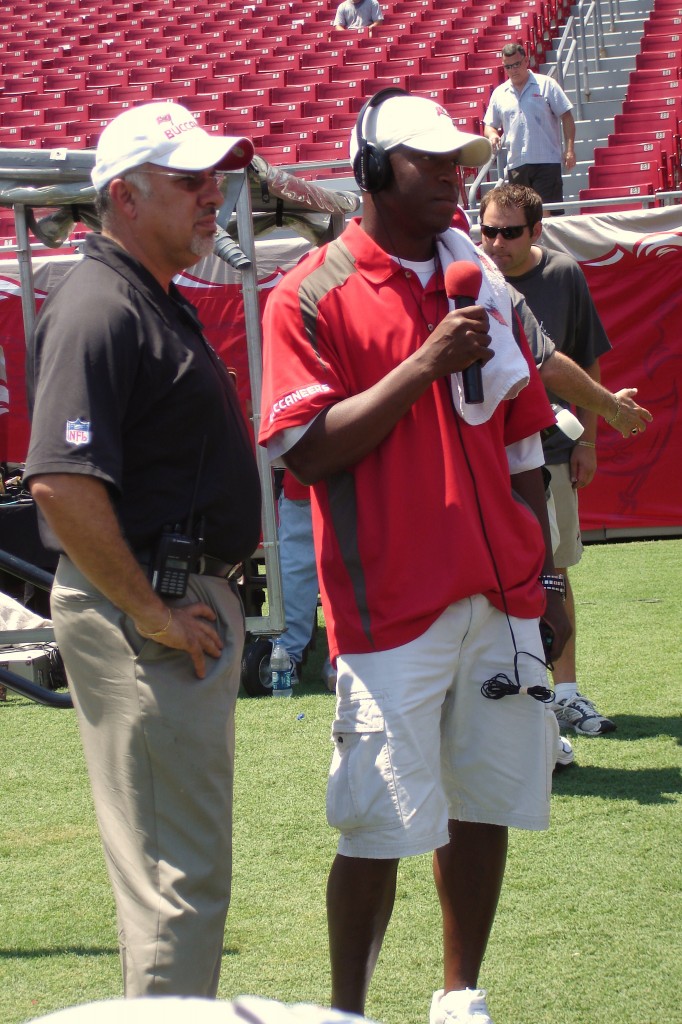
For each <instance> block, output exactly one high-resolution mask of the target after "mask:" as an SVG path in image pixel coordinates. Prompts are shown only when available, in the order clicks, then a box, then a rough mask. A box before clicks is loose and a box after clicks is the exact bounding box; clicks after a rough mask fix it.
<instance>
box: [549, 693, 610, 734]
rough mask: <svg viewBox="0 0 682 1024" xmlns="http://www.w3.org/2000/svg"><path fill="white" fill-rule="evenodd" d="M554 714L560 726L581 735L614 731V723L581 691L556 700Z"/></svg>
mask: <svg viewBox="0 0 682 1024" xmlns="http://www.w3.org/2000/svg"><path fill="white" fill-rule="evenodd" d="M554 714H555V715H556V720H557V722H558V723H559V725H560V726H562V725H563V726H564V727H565V728H567V729H574V730H575V731H576V732H579V733H580V734H581V735H582V736H603V735H604V733H607V732H615V731H616V723H615V722H612V721H611V719H610V718H607V717H606V716H605V715H600V714H599V712H598V711H597V709H596V708H595V706H594V703H593V702H592V701H591V700H588V699H587V697H583V695H582V694H581V693H578V694H576V695H575V697H570V698H569V699H568V700H560V701H557V703H556V704H555V705H554Z"/></svg>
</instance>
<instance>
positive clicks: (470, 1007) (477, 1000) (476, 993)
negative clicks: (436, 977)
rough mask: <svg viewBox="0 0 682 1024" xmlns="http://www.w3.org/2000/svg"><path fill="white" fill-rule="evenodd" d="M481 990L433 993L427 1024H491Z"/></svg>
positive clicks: (440, 989)
mask: <svg viewBox="0 0 682 1024" xmlns="http://www.w3.org/2000/svg"><path fill="white" fill-rule="evenodd" d="M485 997H486V993H485V991H484V990H483V989H482V988H465V989H462V990H461V991H458V992H448V993H447V994H444V991H443V989H442V988H439V989H438V991H437V992H434V993H433V999H432V1000H431V1012H430V1014H429V1024H493V1021H492V1017H491V1016H490V1014H489V1013H488V1007H487V1005H486V1001H485Z"/></svg>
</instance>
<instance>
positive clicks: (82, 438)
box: [66, 419, 90, 445]
mask: <svg viewBox="0 0 682 1024" xmlns="http://www.w3.org/2000/svg"><path fill="white" fill-rule="evenodd" d="M66 443H67V444H74V445H81V444H89V443H90V421H89V420H81V419H77V420H67V421H66Z"/></svg>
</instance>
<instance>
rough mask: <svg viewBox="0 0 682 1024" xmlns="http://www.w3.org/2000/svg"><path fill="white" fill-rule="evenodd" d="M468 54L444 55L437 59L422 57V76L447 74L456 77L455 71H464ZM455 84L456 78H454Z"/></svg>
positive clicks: (420, 63) (463, 52)
mask: <svg viewBox="0 0 682 1024" xmlns="http://www.w3.org/2000/svg"><path fill="white" fill-rule="evenodd" d="M467 56H468V55H467V53H466V52H465V51H462V52H461V53H447V54H445V53H443V54H440V55H439V56H435V57H422V59H421V60H420V62H419V69H420V72H421V74H423V75H428V74H431V73H436V74H437V73H439V72H441V71H442V72H447V73H449V74H451V75H453V76H454V73H455V71H464V70H465V68H466V66H467V64H466V62H467ZM453 84H454V77H453Z"/></svg>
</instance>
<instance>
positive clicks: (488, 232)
mask: <svg viewBox="0 0 682 1024" xmlns="http://www.w3.org/2000/svg"><path fill="white" fill-rule="evenodd" d="M526 227H527V225H526V224H512V225H510V226H509V227H508V228H493V227H491V226H490V224H481V234H483V235H485V237H486V238H497V236H498V235H502V237H503V238H504V239H505V240H506V241H509V240H510V239H511V238H520V237H521V235H522V234H523V232H524V230H525V229H526Z"/></svg>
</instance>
